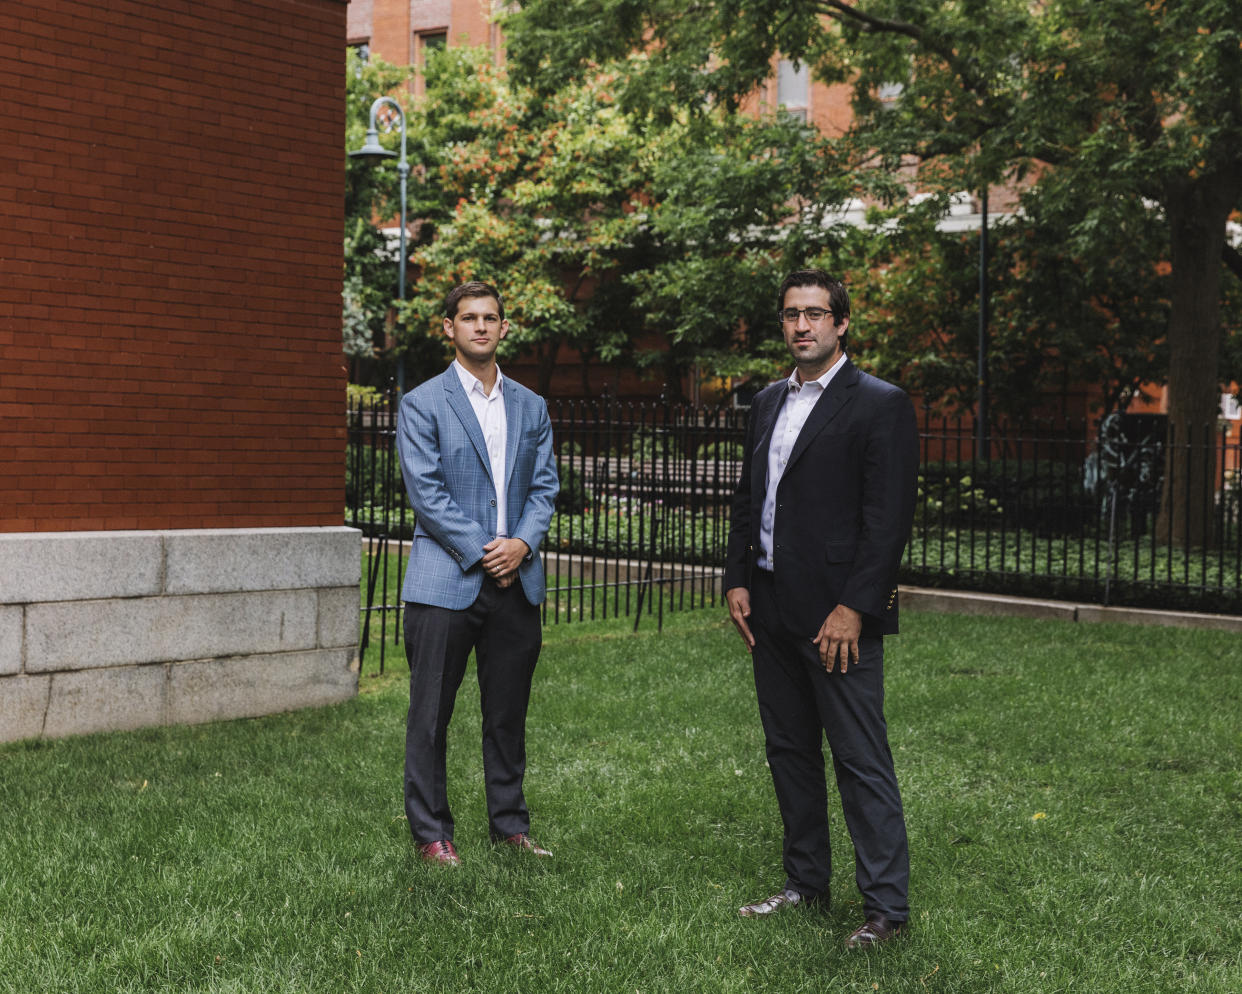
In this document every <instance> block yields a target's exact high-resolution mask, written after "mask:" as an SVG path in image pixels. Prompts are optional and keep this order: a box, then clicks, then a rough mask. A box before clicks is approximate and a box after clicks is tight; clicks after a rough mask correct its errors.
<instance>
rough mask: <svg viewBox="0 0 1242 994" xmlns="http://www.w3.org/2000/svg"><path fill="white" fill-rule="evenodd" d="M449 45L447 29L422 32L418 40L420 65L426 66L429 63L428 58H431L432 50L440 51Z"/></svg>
mask: <svg viewBox="0 0 1242 994" xmlns="http://www.w3.org/2000/svg"><path fill="white" fill-rule="evenodd" d="M447 47H448V32H447V31H423V32H420V33H419V35H418V41H417V53H418V56H417V58H418V64H419V65H420V66H425V65H426V64H427V59H428V58H430V56H431V53H432V52H439V51H440V50H442V49H444V48H447Z"/></svg>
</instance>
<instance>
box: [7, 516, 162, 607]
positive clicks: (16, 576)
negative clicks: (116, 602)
mask: <svg viewBox="0 0 1242 994" xmlns="http://www.w3.org/2000/svg"><path fill="white" fill-rule="evenodd" d="M162 569H163V542H162V539H161V537H160V533H159V532H145V531H144V532H125V531H116V532H49V533H47V534H42V533H38V532H34V533H13V534H8V535H0V604H31V603H35V602H39V601H65V600H87V599H92V598H99V597H145V596H150V595H153V594H158V593H159V592H160V585H161V582H162V578H161V571H162Z"/></svg>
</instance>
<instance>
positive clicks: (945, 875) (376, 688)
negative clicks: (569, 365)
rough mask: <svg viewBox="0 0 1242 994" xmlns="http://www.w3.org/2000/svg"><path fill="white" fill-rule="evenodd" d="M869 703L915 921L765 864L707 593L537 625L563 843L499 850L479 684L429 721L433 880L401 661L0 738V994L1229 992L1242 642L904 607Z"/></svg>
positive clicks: (551, 836)
mask: <svg viewBox="0 0 1242 994" xmlns="http://www.w3.org/2000/svg"><path fill="white" fill-rule="evenodd" d="M904 621H905V633H904V634H903V635H902V636H901V637H899V638H897V639H894V640H892V641H890V643H889V657H888V711H889V722H890V735H891V740H892V745H893V749H894V752H895V755H896V758H897V764H898V776H899V778H900V779H901V782H902V787H903V791H904V795H905V802H906V808H907V818H908V822H909V828H910V833H911V856H912V863H913V893H912V904H913V907H914V918H913V924H914V928H913V929H912V931H911V934H910V935H909V936H908V938H906V939H904V940H902V941H900V942H899V943H896V944H894V945H892V946H889V947H886V948H882V949H879V950H874V951H869V952H867V951H864V952H847V951H846V950H845V949H844V948H843V947H842V939H843V937H844V936H845V935H846V933H847V932H848V931H849V930H850V929H851V928H852V927H853V926H854V925H855V924H857V923H858V922H859V920H860V904H859V899H858V895H857V893H856V891H855V890H854V886H853V867H852V854H851V850H850V846H849V840H848V836H847V835H846V833H845V831H844V828H843V826H842V822H841V817H840V811H839V809H836V808H834V809H833V810H832V824H833V830H834V862H835V874H834V888H833V891H834V897H835V903H834V905H833V907H832V909H831V910H830V911H828V912H826V913H825V912H820V911H805V912H804V911H797V912H792V913H787V914H785V915H782V916H778V918H777V919H776V920H744V919H741V918H739V917H738V916H737V913H736V909H737V907H738V906H739V905H740V904H742V903H744V902H746V901H748V900H751V899H754V898H758V897H763V896H766V895H767V894H769V893H771V892H772V891H773V890H774V889H775V888H776V887H778V886H779V884H780V883H781V881H782V873H781V869H780V834H781V833H780V825H779V820H778V816H777V812H776V805H775V800H774V797H773V793H772V787H771V784H770V781H769V778H768V772H767V769H766V767H765V765H764V758H763V746H762V740H761V734H760V730H759V722H758V716H757V713H756V708H755V704H754V692H753V688H752V685H751V680H750V674H749V667H748V663H747V658H746V656H745V653H744V652H743V651H742V650H741V647H740V643H739V642H738V640H737V638H736V636H735V635H734V634H733V632H732V630H731V629H730V628H729V627H728V626H727V625H726V623H725V622H724V621H723V620H722V612H720V611H708V612H695V613H685V614H677V615H672V616H666V618H665V630H664V633H663V634H659V635H658V634H656V633H655V631H654V626H652V627H647V626H644V629H643V630H642V631H641V632H640V633H639V634H637V635H634V634H631V633H630V623H627V622H626V621H625V619H621V620H619V621H615V622H607V623H581V624H578V623H575V624H572V625H561V626H558V627H555V628H549V629H548V630H547V644H546V646H545V649H544V654H543V657H542V660H541V662H540V665H539V669H538V671H537V672H536V680H535V688H534V698H533V701H532V706H531V715H530V722H529V747H530V756H529V761H530V764H529V765H530V768H529V775H528V779H527V794H528V799H529V801H530V804H531V808H532V812H533V816H534V826H533V827H534V833H535V835H536V837H537V838H538V839H539V840H540V841H541V842H543V843H544V844H546V845H547V846H549V847H550V848H551V849H553V850H554V851H555V854H556V855H555V858H554V859H552V860H550V861H535V860H533V859H530V858H524V854H521V853H517V852H509V851H504V852H502V851H498V850H495V849H493V848H492V847H491V846H490V845H489V844H488V843H487V841H486V817H485V811H484V805H483V790H482V769H481V760H480V758H479V718H478V693H477V687H476V686H475V685H474V684H473V682H472V678H471V677H468V679H467V683H466V685H465V686H464V687H463V691H462V693H461V696H460V698H459V708H458V715H457V720H456V722H455V723H454V725H453V729H452V732H451V735H450V756H449V762H450V776H451V781H450V793H451V796H452V798H453V801H454V810H455V814H456V816H457V825H458V829H457V843H458V848H459V851H460V853H461V856H462V859H463V861H464V864H463V866H462V867H461V868H460V869H459V870H456V871H452V870H442V869H438V868H432V867H428V866H424V865H422V864H420V863H419V862H418V861H417V860H416V859H415V856H414V853H413V849H412V846H411V843H410V839H409V833H408V831H407V828H406V825H405V822H404V820H403V816H402V804H401V787H400V768H401V759H402V740H403V727H404V713H405V681H404V672H405V666H404V661H403V659H402V657H401V656H400V652H399V650H398V653H397V655H396V656H394V655H392V654H391V650H390V654H389V663H388V666H387V670H386V672H385V674H384V675H383V676H379V675H371V673H373V672H374V671H373V668H369V670H370V671H369V672H368V674H367V675H364V677H363V679H362V692H361V693H360V695H359V696H358V698H357V699H356V700H353V701H351V702H348V703H346V704H343V705H340V706H336V707H332V708H326V709H322V710H317V711H306V712H300V713H296V714H289V715H281V716H276V717H272V718H265V719H260V720H251V721H236V722H227V723H221V724H216V725H208V726H199V727H195V728H173V729H154V730H148V731H142V732H135V733H129V734H114V735H105V736H96V737H91V738H81V739H73V740H66V741H59V742H30V743H21V744H16V745H9V746H0V829H2V832H0V839H2V848H0V991H14V992H21V994H31V992H39V991H55V992H58V994H59V992H77V991H84V992H86V991H90V992H108V994H112V992H120V991H125V992H128V991H134V992H137V991H144V992H146V991H213V992H214V991H236V992H246V994H252V992H267V991H281V992H284V991H324V992H340V991H375V992H389V991H392V992H402V994H405V992H412V994H417V992H456V991H488V992H498V994H499V992H504V994H515V992H520V994H539V992H545V991H546V992H553V991H567V992H568V991H573V992H608V994H611V992H618V994H628V992H633V991H638V992H641V994H649V992H663V991H668V992H673V991H678V992H680V991H703V992H715V991H755V992H769V991H771V992H796V991H808V992H810V991H814V992H836V991H858V992H862V994H866V992H871V991H880V992H888V991H908V992H915V994H922V992H925V991H928V992H936V991H960V992H970V994H974V992H983V991H996V992H1026V991H1040V992H1049V991H1084V992H1087V991H1090V992H1125V994H1130V992H1147V991H1170V992H1174V991H1176V992H1180V991H1211V992H1220V994H1226V992H1228V994H1236V992H1238V991H1240V990H1242V896H1240V892H1242V775H1240V762H1239V755H1240V752H1239V748H1240V746H1242V741H1240V738H1242V736H1240V729H1242V718H1240V717H1239V715H1240V714H1242V640H1240V639H1238V638H1237V636H1236V635H1228V634H1223V633H1218V632H1189V631H1185V630H1177V629H1152V628H1126V627H1121V626H1104V625H1099V626H1094V625H1085V624H1084V625H1072V624H1064V623H1057V622H1035V621H1024V620H1015V619H978V618H960V617H952V616H944V615H931V614H910V615H908V617H907V618H905V619H904Z"/></svg>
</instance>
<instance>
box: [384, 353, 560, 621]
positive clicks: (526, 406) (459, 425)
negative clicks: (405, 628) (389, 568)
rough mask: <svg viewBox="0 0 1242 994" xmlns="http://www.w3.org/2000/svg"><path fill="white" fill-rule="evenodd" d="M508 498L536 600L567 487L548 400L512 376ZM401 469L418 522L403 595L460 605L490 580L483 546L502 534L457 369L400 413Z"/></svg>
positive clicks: (405, 402)
mask: <svg viewBox="0 0 1242 994" xmlns="http://www.w3.org/2000/svg"><path fill="white" fill-rule="evenodd" d="M504 403H505V419H506V423H507V429H506V430H507V440H506V446H505V473H506V474H507V476H508V479H507V480H505V488H506V489H505V501H506V517H507V518H508V525H509V536H510V537H511V538H520V539H522V541H524V542H525V543H526V544H527V545H528V546H530V549H531V553H532V555H531V556H529V557H528V558H527V560H526V561H525V562H524V563H522V565H521V566H520V567H519V568H518V580H519V582H520V583H521V584H522V592H523V593H524V594H525V595H526V599H527V600H528V601H530V602H531V603H532V604H539V603H542V601H543V598H544V576H543V560H542V559H541V558H540V556H539V546H540V544H541V543H542V542H543V538H544V536H545V535H546V534H547V532H548V525H549V524H550V523H551V521H552V509H553V506H554V504H555V502H556V494H557V491H558V490H559V489H560V485H559V483H558V481H557V476H556V460H555V458H554V457H553V454H552V422H551V421H550V420H549V418H548V405H547V404H546V403H544V400H543V398H542V397H540V396H539V395H538V394H536V393H534V392H532V391H530V390H528V389H526V387H524V386H522V385H521V384H520V383H516V382H514V381H513V380H512V379H510V378H508V377H506V378H505V383H504ZM397 451H398V454H399V455H400V457H401V474H402V476H404V477H405V489H406V493H407V494H408V495H409V498H410V506H411V507H413V508H414V513H415V515H416V516H417V522H416V524H415V528H414V537H413V541H412V542H411V550H410V560H409V566H408V567H407V570H406V574H405V580H404V582H403V583H402V585H401V598H402V600H405V601H412V602H414V603H416V604H432V605H435V606H437V607H445V608H450V609H452V610H461V609H463V608H467V607H469V606H470V605H471V604H473V603H474V600H475V598H476V597H478V596H479V590H480V589H481V587H482V585H483V567H482V566H481V565H480V560H481V559H482V558H483V546H484V545H486V544H487V543H488V542H490V541H491V540H492V539H493V538H495V537H496V487H495V484H494V483H493V481H492V468H491V462H490V461H489V459H488V457H487V444H486V442H484V440H483V432H482V430H481V429H480V428H479V420H478V418H477V417H476V416H475V413H474V409H473V408H472V407H471V406H470V400H469V398H468V397H467V396H466V391H465V390H463V389H462V385H461V380H460V379H458V376H457V372H456V370H454V369H453V367H452V366H449V368H448V369H446V370H445V371H444V372H443V373H441V374H440V375H439V376H433V377H432V378H431V379H429V380H427V381H426V382H424V383H422V384H420V385H419V386H417V387H415V388H414V389H413V390H411V391H410V392H409V393H407V394H406V395H405V397H404V398H402V401H401V410H400V413H399V414H398V417H397Z"/></svg>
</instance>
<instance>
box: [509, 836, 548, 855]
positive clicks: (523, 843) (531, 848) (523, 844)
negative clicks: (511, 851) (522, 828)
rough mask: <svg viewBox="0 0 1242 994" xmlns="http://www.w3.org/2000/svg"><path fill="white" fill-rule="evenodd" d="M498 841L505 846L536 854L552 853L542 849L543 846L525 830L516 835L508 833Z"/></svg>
mask: <svg viewBox="0 0 1242 994" xmlns="http://www.w3.org/2000/svg"><path fill="white" fill-rule="evenodd" d="M500 841H501V842H503V843H504V844H505V845H507V846H514V847H515V848H517V849H525V850H526V851H527V852H530V853H533V854H534V855H536V856H551V855H552V853H550V852H549V851H548V850H547V849H544V848H543V846H541V845H540V844H539V843H538V842H536V841H535V840H534V839H532V838H531V837H530V836H529V835H527V834H526V833H525V832H518V834H517V835H510V836H509V837H508V838H506V839H501V840H500Z"/></svg>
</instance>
